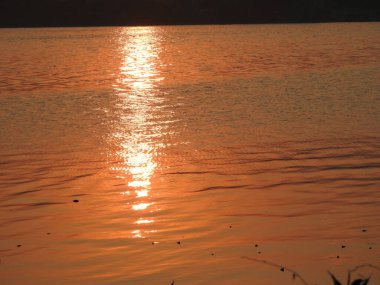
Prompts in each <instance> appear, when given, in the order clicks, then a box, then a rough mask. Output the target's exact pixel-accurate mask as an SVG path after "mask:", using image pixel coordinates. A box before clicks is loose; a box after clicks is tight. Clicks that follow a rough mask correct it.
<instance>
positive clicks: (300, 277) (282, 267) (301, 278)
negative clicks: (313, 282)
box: [241, 256, 310, 285]
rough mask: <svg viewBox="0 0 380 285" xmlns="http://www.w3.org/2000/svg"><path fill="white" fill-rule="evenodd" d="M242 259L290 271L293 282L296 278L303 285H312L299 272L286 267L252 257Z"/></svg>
mask: <svg viewBox="0 0 380 285" xmlns="http://www.w3.org/2000/svg"><path fill="white" fill-rule="evenodd" d="M241 258H243V259H247V260H250V261H254V262H259V263H263V264H267V265H270V266H273V267H277V268H280V270H281V271H285V270H286V271H289V272H290V273H292V276H293V280H295V279H296V278H298V279H299V280H300V281H301V282H302V283H303V284H305V285H310V284H309V283H307V282H306V281H305V279H303V277H302V276H301V275H300V274H299V273H298V272H297V271H294V270H293V269H290V268H287V267H285V266H283V265H279V264H276V263H272V262H268V261H266V260H262V259H256V258H252V257H248V256H242V257H241Z"/></svg>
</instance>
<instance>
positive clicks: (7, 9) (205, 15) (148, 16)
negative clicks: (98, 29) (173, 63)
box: [0, 0, 380, 27]
mask: <svg viewBox="0 0 380 285" xmlns="http://www.w3.org/2000/svg"><path fill="white" fill-rule="evenodd" d="M379 18H380V1H374V0H0V26H1V27H37V26H108V25H113V26H114V25H116V26H124V25H174V24H234V23H281V22H284V23H286V22H295V23H297V22H329V21H368V20H369V21H377V20H379Z"/></svg>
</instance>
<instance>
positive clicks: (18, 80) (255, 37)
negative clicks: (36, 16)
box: [0, 23, 380, 285]
mask: <svg viewBox="0 0 380 285" xmlns="http://www.w3.org/2000/svg"><path fill="white" fill-rule="evenodd" d="M0 52H1V57H0V260H1V263H0V284H1V285H29V284H30V285H33V284H38V285H44V284H46V285H53V284H54V285H61V284H62V285H63V284H65V285H66V284H69V285H70V284H73V285H74V284H81V285H84V284H88V285H92V284H94V285H98V284H99V285H103V284H104V285H106V284H107V285H129V284H131V285H140V284H141V285H142V284H144V285H148V284H149V285H151V284H153V285H156V284H157V285H158V284H163V285H170V284H172V283H173V281H174V284H175V285H219V284H220V285H227V284H228V285H231V284H239V285H244V284H261V285H278V284H285V285H286V284H302V282H301V280H300V279H296V280H295V281H293V280H292V273H291V272H289V271H287V270H285V271H281V270H280V268H281V267H282V266H285V267H286V268H289V269H292V270H295V271H297V272H298V273H299V274H300V275H301V276H302V277H303V278H304V279H305V280H306V281H307V282H308V283H309V284H320V285H322V284H331V281H330V280H329V279H330V277H329V276H328V274H327V270H329V271H331V272H333V273H334V274H336V275H337V277H338V278H340V279H341V280H342V281H343V280H345V278H346V275H347V270H349V269H352V268H354V267H355V266H357V265H360V264H367V263H368V264H372V265H374V266H380V222H379V221H380V135H379V134H380V81H379V78H380V24H379V23H352V24H348V23H340V24H307V25H306V24H298V25H234V26H191V27H190V26H189V27H186V26H172V27H112V28H101V27H100V28H48V29H1V30H0ZM242 257H249V258H251V259H250V260H249V259H245V258H242ZM252 259H258V260H261V261H263V260H266V261H268V262H271V263H275V264H278V265H280V267H275V266H272V265H268V264H264V263H263V262H260V261H253V260H252ZM356 274H361V276H364V277H366V276H370V275H372V280H371V282H370V283H369V285H375V284H380V272H378V271H377V270H376V269H366V268H364V269H363V270H360V272H356ZM355 276H358V275H355ZM371 283H372V284H371Z"/></svg>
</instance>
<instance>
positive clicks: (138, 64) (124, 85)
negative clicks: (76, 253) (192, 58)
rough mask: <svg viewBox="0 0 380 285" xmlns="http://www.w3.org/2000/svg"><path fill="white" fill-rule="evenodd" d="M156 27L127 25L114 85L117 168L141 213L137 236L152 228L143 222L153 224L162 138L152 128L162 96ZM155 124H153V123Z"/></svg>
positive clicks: (126, 193) (136, 209) (137, 223)
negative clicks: (155, 178)
mask: <svg viewBox="0 0 380 285" xmlns="http://www.w3.org/2000/svg"><path fill="white" fill-rule="evenodd" d="M155 29H156V28H145V27H144V28H128V29H125V30H123V31H122V33H121V35H120V41H121V43H122V54H123V61H122V65H121V67H120V71H119V79H118V81H117V84H115V85H114V90H115V91H116V93H117V95H118V97H119V98H120V103H119V108H120V110H121V111H120V122H119V128H118V131H117V132H116V133H115V134H114V137H115V138H118V141H119V153H118V155H119V156H120V157H121V158H122V161H123V163H122V166H121V167H118V172H119V176H120V177H123V178H124V179H125V181H126V184H127V186H128V189H129V191H125V192H124V193H123V195H128V196H131V195H133V196H134V197H132V198H133V199H132V201H133V202H132V203H131V206H130V207H131V208H130V209H131V210H133V211H135V212H136V213H138V214H137V216H138V219H137V221H135V222H134V224H135V225H139V226H140V228H138V229H134V230H133V231H132V232H131V234H132V236H133V237H135V238H144V237H145V235H147V234H148V233H151V232H152V230H149V231H148V230H144V229H143V228H142V227H141V225H147V224H152V223H153V222H154V220H153V219H151V218H147V217H146V216H149V215H152V212H153V210H152V209H150V208H151V207H152V206H153V205H154V203H153V202H152V201H151V193H150V192H151V191H152V181H151V180H152V177H153V175H154V172H155V170H156V168H157V162H156V155H157V153H158V147H159V146H160V143H159V142H158V141H157V140H154V139H153V138H159V137H160V136H161V135H162V134H161V133H160V131H161V130H160V128H159V127H154V126H153V127H152V122H154V121H155V120H157V118H156V117H155V114H154V113H155V109H156V108H157V106H158V105H159V104H160V102H161V99H160V98H159V97H158V96H157V91H156V89H155V87H156V84H157V83H158V82H159V81H161V80H162V79H163V78H162V77H160V74H159V70H158V68H157V64H158V63H159V39H158V38H157V34H156V30H155ZM153 125H154V124H153Z"/></svg>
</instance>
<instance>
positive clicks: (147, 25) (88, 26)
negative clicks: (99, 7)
mask: <svg viewBox="0 0 380 285" xmlns="http://www.w3.org/2000/svg"><path fill="white" fill-rule="evenodd" d="M379 22H380V20H376V21H321V22H250V23H191V24H188V23H184V24H182V23H176V24H129V25H65V26H63V25H62V26H53V25H51V26H48V25H46V26H32V25H30V26H0V29H42V28H46V29H48V28H52V29H54V28H111V27H120V28H121V27H175V26H229V25H234V26H235V25H237V26H238V25H303V24H306V25H307V24H310V25H314V24H315V25H318V24H351V23H379Z"/></svg>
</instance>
